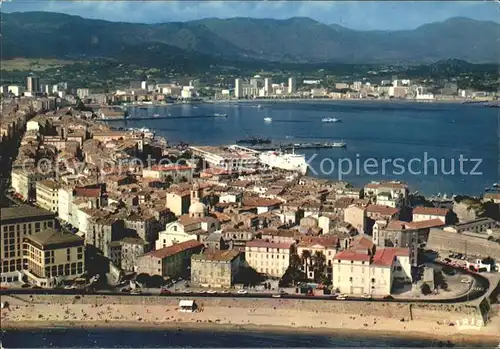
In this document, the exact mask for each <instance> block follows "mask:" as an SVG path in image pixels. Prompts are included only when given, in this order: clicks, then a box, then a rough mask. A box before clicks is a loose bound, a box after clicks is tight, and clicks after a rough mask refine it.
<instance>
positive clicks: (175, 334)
mask: <svg viewBox="0 0 500 349" xmlns="http://www.w3.org/2000/svg"><path fill="white" fill-rule="evenodd" d="M450 340H451V341H444V342H443V341H431V340H422V339H419V340H416V339H415V340H408V339H401V338H395V337H387V336H374V337H369V336H362V337H358V336H356V337H352V336H351V337H346V336H343V335H340V334H336V333H335V332H334V331H332V334H331V335H311V334H297V333H293V332H287V333H284V332H283V333H269V332H263V333H262V332H256V331H243V330H240V331H217V332H210V331H195V330H186V331H183V330H158V329H153V330H146V329H137V330H130V329H128V330H114V329H113V330H110V329H90V330H84V329H49V330H37V331H33V332H28V331H26V330H23V331H18V330H8V331H6V332H4V333H3V338H2V345H3V347H4V348H5V349H7V348H363V347H364V348H438V347H452V346H455V345H454V344H453V343H452V341H453V338H450ZM457 347H458V345H457ZM460 347H462V348H464V347H470V348H480V347H483V348H488V347H489V348H493V347H496V346H495V345H493V346H492V345H489V346H488V345H485V344H474V345H468V346H465V345H463V344H461V345H460Z"/></svg>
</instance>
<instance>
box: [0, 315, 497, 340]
mask: <svg viewBox="0 0 500 349" xmlns="http://www.w3.org/2000/svg"><path fill="white" fill-rule="evenodd" d="M78 329H86V330H89V329H94V330H109V329H113V330H119V331H128V330H134V331H159V330H175V331H176V332H183V331H192V332H196V331H199V332H218V333H222V332H232V333H237V332H246V333H248V332H250V333H254V334H264V335H265V334H281V335H291V334H292V333H293V334H296V335H310V336H327V337H333V338H335V337H349V338H364V339H370V338H374V339H375V338H376V339H400V340H425V341H436V342H447V341H450V342H452V343H453V344H482V345H487V344H492V345H496V344H498V342H499V341H500V334H499V335H496V336H495V335H488V334H484V333H480V332H478V333H477V335H471V334H470V333H464V334H453V335H451V336H450V335H449V334H446V333H445V334H440V333H433V334H430V333H424V332H419V331H407V332H404V331H396V330H393V331H386V330H379V329H370V328H366V329H364V331H362V332H361V331H359V330H356V329H338V328H312V327H291V326H279V325H266V326H263V325H255V324H245V325H237V324H217V323H215V322H212V323H192V322H189V321H185V322H183V321H176V322H170V323H146V322H140V321H120V322H97V323H96V322H95V321H76V322H72V324H71V325H68V322H67V321H50V322H46V321H43V322H42V321H19V322H16V323H12V322H8V323H6V324H5V323H2V324H1V325H0V331H2V332H6V331H40V330H42V331H44V330H49V331H50V330H63V331H65V330H78Z"/></svg>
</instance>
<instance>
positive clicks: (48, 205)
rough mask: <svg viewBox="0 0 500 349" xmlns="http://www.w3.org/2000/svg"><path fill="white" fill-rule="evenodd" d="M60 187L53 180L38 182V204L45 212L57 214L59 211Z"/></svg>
mask: <svg viewBox="0 0 500 349" xmlns="http://www.w3.org/2000/svg"><path fill="white" fill-rule="evenodd" d="M59 188H60V185H59V184H58V183H57V182H56V181H53V180H50V179H45V180H42V181H38V182H36V204H37V206H39V207H41V208H43V209H44V210H47V211H51V212H55V213H57V211H58V209H59Z"/></svg>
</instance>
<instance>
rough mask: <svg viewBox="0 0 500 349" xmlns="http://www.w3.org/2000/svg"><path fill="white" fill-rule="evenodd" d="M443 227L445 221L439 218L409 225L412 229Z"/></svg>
mask: <svg viewBox="0 0 500 349" xmlns="http://www.w3.org/2000/svg"><path fill="white" fill-rule="evenodd" d="M443 225H444V223H443V221H442V220H440V219H439V218H434V219H429V220H425V221H419V222H410V223H408V226H409V227H411V228H412V229H426V228H435V227H441V226H443Z"/></svg>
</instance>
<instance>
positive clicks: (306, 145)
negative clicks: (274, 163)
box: [246, 141, 347, 151]
mask: <svg viewBox="0 0 500 349" xmlns="http://www.w3.org/2000/svg"><path fill="white" fill-rule="evenodd" d="M246 144H249V145H248V147H249V148H251V149H254V150H261V151H263V150H275V149H281V150H292V149H320V148H346V147H347V144H346V143H345V142H341V141H335V142H323V143H322V142H303V143H280V144H272V143H271V142H269V143H266V144H262V143H260V144H259V143H246Z"/></svg>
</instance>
